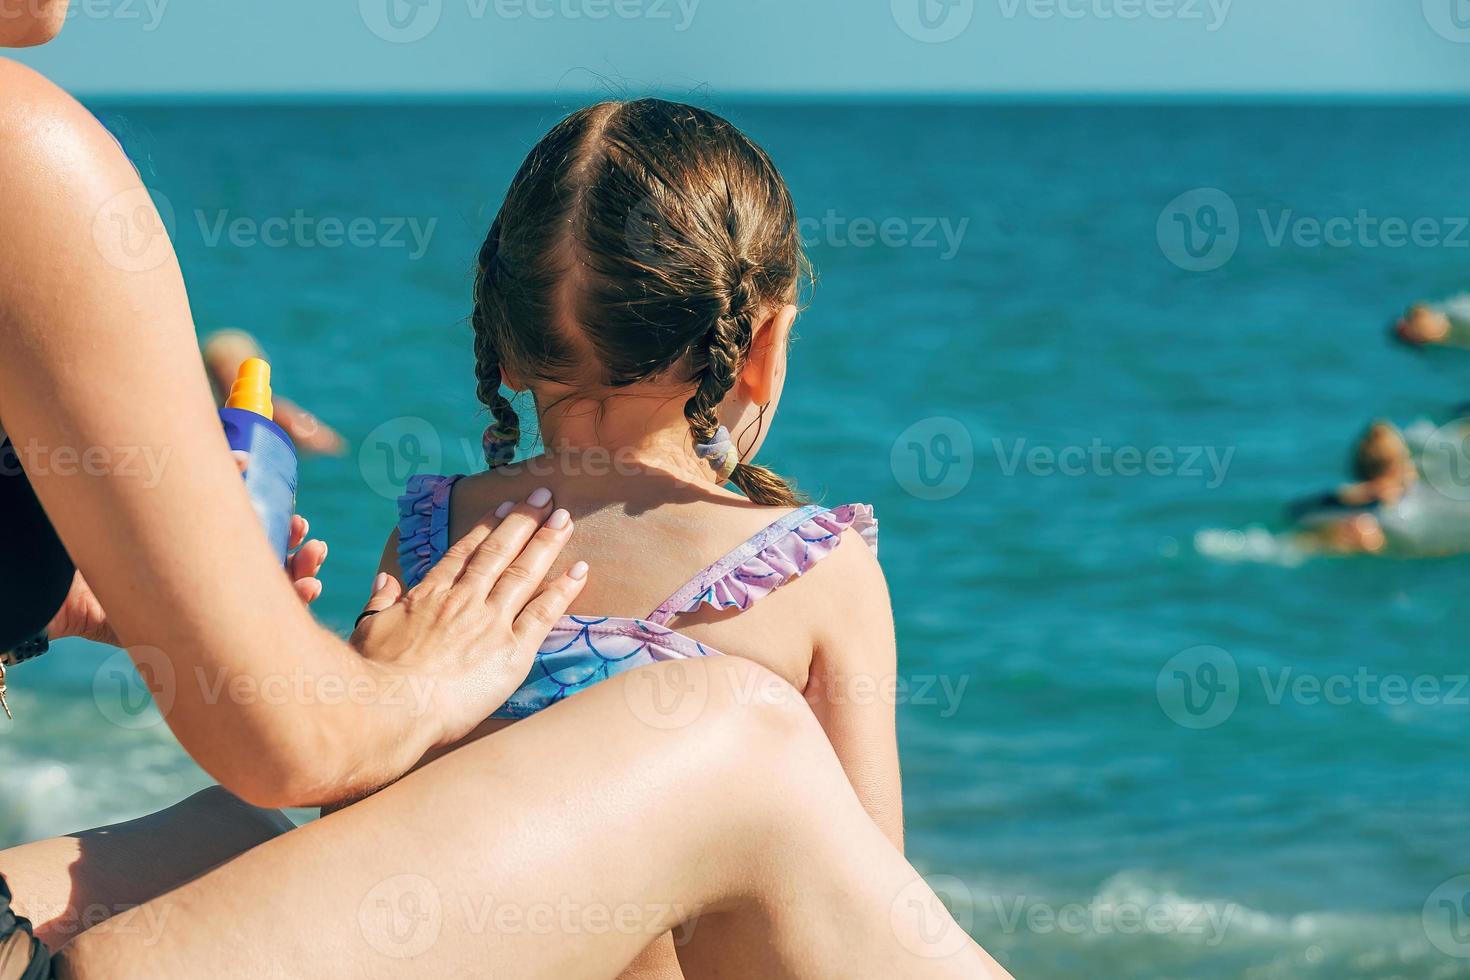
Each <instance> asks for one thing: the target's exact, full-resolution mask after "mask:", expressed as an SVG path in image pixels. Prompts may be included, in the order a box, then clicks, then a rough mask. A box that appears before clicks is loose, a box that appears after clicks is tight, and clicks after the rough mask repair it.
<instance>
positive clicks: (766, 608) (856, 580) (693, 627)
mask: <svg viewBox="0 0 1470 980" xmlns="http://www.w3.org/2000/svg"><path fill="white" fill-rule="evenodd" d="M563 459H565V457H563ZM542 464H544V465H542ZM555 468H556V457H551V456H547V457H541V458H539V459H538V460H535V461H532V463H531V464H529V465H518V466H516V467H513V468H501V469H496V470H491V471H490V472H488V473H481V474H479V475H477V476H473V477H468V478H466V479H464V480H462V481H459V483H458V484H457V485H456V486H455V488H454V491H453V493H452V495H451V498H450V500H451V507H450V524H449V538H450V540H456V539H458V538H459V537H461V536H462V535H463V534H464V533H465V532H467V531H468V530H469V529H470V528H471V527H472V526H473V525H474V524H475V522H476V521H478V520H480V519H481V517H482V516H483V515H484V514H485V513H486V512H488V511H493V510H495V509H496V508H497V507H498V506H499V505H500V504H501V503H502V502H504V501H506V500H523V499H525V498H526V496H528V495H529V494H530V493H531V492H532V491H534V490H535V489H537V488H538V487H546V488H548V489H550V490H551V491H552V494H553V497H554V499H555V500H556V503H557V506H558V507H561V508H565V509H566V510H567V511H568V512H569V513H570V514H571V517H572V520H573V521H574V522H575V523H576V534H575V535H573V537H572V541H571V543H570V544H569V545H568V546H567V549H566V551H565V552H564V553H563V555H562V558H561V562H562V563H563V567H565V566H570V565H571V564H572V563H575V562H577V561H585V562H587V564H588V565H589V566H590V567H592V568H593V569H595V574H593V575H592V576H591V577H590V578H589V580H588V582H587V585H586V587H585V589H584V590H583V592H582V594H581V596H579V597H578V599H577V601H576V603H575V604H574V605H573V607H572V610H571V612H572V614H573V615H575V616H578V617H602V616H615V617H624V618H630V619H631V618H637V619H644V620H647V619H649V618H650V617H651V616H652V615H653V614H654V612H655V611H656V610H658V609H659V607H660V606H661V605H662V604H663V603H664V601H665V600H667V599H669V598H670V597H672V596H674V595H675V593H677V592H679V590H680V589H682V588H684V587H685V586H686V585H688V584H690V583H691V582H693V581H694V580H695V579H696V578H697V577H698V576H699V575H700V573H702V572H704V571H705V570H706V569H710V568H711V566H715V565H717V564H718V563H719V562H721V560H722V559H726V558H727V557H730V556H732V554H733V553H735V552H737V551H739V550H741V549H742V546H745V545H746V544H747V542H751V541H752V539H754V538H756V537H757V536H759V535H761V534H762V532H765V531H766V530H767V529H768V528H771V527H772V526H773V525H777V524H779V523H780V522H781V521H782V519H783V518H785V517H787V515H791V514H794V513H796V511H797V510H798V508H794V507H779V508H778V507H763V506H760V505H758V504H753V503H751V502H750V501H748V500H746V499H744V498H742V497H740V496H738V495H736V494H732V493H728V492H725V491H722V490H719V489H717V488H715V487H712V486H709V485H708V484H705V485H703V486H699V485H695V484H692V483H689V482H687V481H685V480H681V479H679V478H677V477H675V476H672V475H667V474H656V473H652V472H649V473H647V474H646V475H640V476H632V477H611V478H596V477H584V476H562V475H552V474H550V473H548V472H547V471H548V470H553V469H555ZM538 474H540V475H538ZM803 523H806V522H803ZM866 527H867V524H866V522H865V521H860V522H859V526H858V527H856V528H852V529H850V530H847V531H845V532H843V534H842V539H843V540H842V542H841V543H844V544H847V547H846V548H845V549H844V548H835V547H822V546H821V545H820V544H817V545H816V549H815V550H816V551H817V552H819V554H815V553H812V552H813V548H812V545H813V544H814V543H813V542H801V543H803V544H807V545H808V548H807V551H808V554H807V555H806V556H805V557H806V560H805V562H804V563H803V564H804V565H805V568H804V569H803V570H810V571H812V572H814V573H815V572H817V571H818V565H819V564H821V565H822V566H824V567H822V568H821V570H820V573H819V574H812V575H810V576H808V577H807V578H806V580H805V581H798V579H799V578H800V577H801V574H800V572H798V571H797V566H794V565H788V566H786V567H784V568H782V569H781V570H779V571H778V570H775V569H771V568H763V569H761V571H760V572H758V573H757V574H758V575H760V576H763V577H764V576H769V578H767V580H766V581H764V582H759V583H758V584H757V588H758V589H759V593H758V594H757V593H756V592H753V591H751V590H749V589H746V590H741V595H740V596H739V597H738V601H741V602H742V605H744V607H745V608H743V609H741V608H739V607H734V608H730V609H716V608H713V607H712V606H711V605H710V604H709V603H708V602H706V603H704V604H703V606H702V608H700V609H699V610H698V611H696V612H683V613H680V614H678V615H676V616H674V617H673V618H672V619H671V620H670V621H668V623H667V624H666V625H668V626H670V627H671V628H673V629H675V630H677V631H678V632H679V633H681V634H683V635H685V636H687V637H689V638H690V639H693V640H695V641H697V642H699V643H701V644H702V645H704V646H705V647H707V648H708V649H711V650H716V651H719V652H720V653H724V654H731V655H736V656H742V657H746V658H748V659H750V660H754V661H756V662H757V663H760V664H761V665H762V666H765V667H767V668H769V669H770V670H771V671H772V672H774V673H775V674H777V675H779V676H780V677H783V678H785V679H786V680H787V681H788V682H790V683H791V685H792V686H793V687H795V688H796V689H797V690H799V691H800V690H805V689H806V686H807V683H808V676H809V673H810V667H811V663H812V657H813V651H814V650H815V649H817V648H818V647H819V645H825V646H831V645H832V644H833V643H834V642H841V640H842V637H843V636H844V634H846V633H848V632H850V630H851V629H852V625H853V621H854V617H853V610H852V609H851V608H848V607H849V606H850V605H851V603H852V601H853V600H855V599H857V598H859V597H861V596H862V595H863V593H864V592H866V591H869V590H870V589H871V588H872V586H873V585H874V584H875V580H876V583H877V584H879V585H881V573H880V572H879V571H878V568H877V565H876V563H875V562H874V561H873V559H872V557H871V555H870V554H869V550H870V549H869V548H868V547H867V545H866V544H865V542H864V541H863V539H862V536H861V533H862V530H863V529H864V528H866ZM781 531H784V528H783V529H780V530H778V531H777V532H776V533H775V534H773V535H771V538H772V540H770V541H767V542H765V547H764V548H763V549H756V554H754V555H751V556H750V557H751V558H753V559H754V560H755V561H756V562H761V561H762V559H761V557H760V551H762V550H764V551H765V552H766V553H767V555H770V554H771V553H773V550H774V549H783V550H785V551H789V550H790V545H791V544H792V543H795V542H798V541H800V529H799V528H793V529H791V530H790V531H789V532H787V533H785V534H783V533H781ZM814 536H815V535H811V534H810V532H808V537H814ZM838 543H839V542H836V541H834V542H832V545H837V544H838ZM745 550H747V551H748V550H749V549H745ZM839 552H842V553H839ZM739 564H748V562H740V563H739ZM765 564H766V565H769V564H770V563H769V562H765ZM729 573H731V574H727V575H725V576H723V577H724V578H725V579H726V580H727V581H732V580H733V581H738V580H739V577H740V576H739V575H738V567H737V568H730V569H729ZM553 574H556V570H554V571H553ZM767 588H769V589H770V591H769V592H767V591H766V589H767ZM844 593H846V595H844ZM727 601H728V599H727ZM876 625H877V626H878V627H879V628H880V629H881V628H887V629H890V630H891V626H885V624H884V622H883V620H882V618H879V619H878V621H877V624H876ZM823 641H825V644H824V643H823Z"/></svg>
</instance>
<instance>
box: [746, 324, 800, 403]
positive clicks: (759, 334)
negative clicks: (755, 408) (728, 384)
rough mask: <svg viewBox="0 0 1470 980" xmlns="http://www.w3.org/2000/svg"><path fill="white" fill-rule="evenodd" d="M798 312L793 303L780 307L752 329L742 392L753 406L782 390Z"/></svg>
mask: <svg viewBox="0 0 1470 980" xmlns="http://www.w3.org/2000/svg"><path fill="white" fill-rule="evenodd" d="M796 312H797V311H796V307H795V306H793V305H791V304H790V303H787V304H786V305H785V306H778V307H776V309H775V310H773V311H772V312H771V313H770V315H769V316H767V317H766V318H765V319H763V320H761V321H760V322H759V323H757V324H756V325H755V328H754V330H752V331H751V338H750V356H749V357H748V358H746V360H745V367H743V368H742V369H741V370H740V391H741V394H743V395H745V396H746V397H747V398H749V399H750V402H751V404H753V405H764V404H765V403H766V402H768V401H770V400H771V399H772V398H773V397H775V394H776V392H777V391H778V390H780V383H781V376H782V375H783V374H785V373H786V345H787V343H788V342H789V341H790V340H791V327H792V325H793V324H795V323H796Z"/></svg>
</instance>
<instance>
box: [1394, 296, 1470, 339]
mask: <svg viewBox="0 0 1470 980" xmlns="http://www.w3.org/2000/svg"><path fill="white" fill-rule="evenodd" d="M1393 335H1394V336H1395V337H1396V338H1397V339H1399V340H1400V341H1402V342H1404V343H1405V344H1408V345H1409V346H1410V347H1470V293H1461V294H1460V295H1459V296H1455V297H1453V298H1452V299H1448V300H1445V301H1444V302H1443V303H1415V304H1414V305H1413V306H1411V307H1409V309H1408V310H1407V311H1406V312H1405V313H1404V315H1403V316H1401V317H1399V319H1398V321H1397V322H1396V323H1394V325H1393Z"/></svg>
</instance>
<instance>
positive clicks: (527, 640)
mask: <svg viewBox="0 0 1470 980" xmlns="http://www.w3.org/2000/svg"><path fill="white" fill-rule="evenodd" d="M558 550H559V549H558ZM586 584H587V563H586V562H585V561H579V562H577V563H576V564H575V565H573V566H572V567H571V568H570V569H568V571H567V573H566V574H565V575H563V576H561V577H560V578H558V579H557V580H556V581H554V582H552V583H551V584H550V585H548V586H547V587H546V588H544V589H542V590H541V594H540V595H538V596H536V598H534V599H532V600H531V601H530V602H528V603H527V604H526V608H525V609H522V610H521V612H520V615H518V616H516V620H515V627H514V629H515V635H516V640H517V642H518V644H519V645H520V647H521V649H523V650H535V649H536V648H537V647H539V646H540V645H541V643H542V641H543V640H545V639H546V634H548V633H550V632H551V628H552V627H553V626H555V625H556V623H557V620H559V619H561V618H562V617H563V616H565V615H566V614H567V609H569V608H570V607H571V605H572V602H573V600H575V599H576V598H577V596H578V595H579V594H580V593H581V591H582V586H584V585H586Z"/></svg>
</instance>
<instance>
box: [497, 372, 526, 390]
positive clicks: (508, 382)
mask: <svg viewBox="0 0 1470 980" xmlns="http://www.w3.org/2000/svg"><path fill="white" fill-rule="evenodd" d="M500 383H501V384H502V385H504V386H505V387H507V388H509V389H510V390H511V391H525V390H526V386H525V385H523V384H521V379H520V378H518V377H516V376H515V375H513V374H511V373H510V372H509V371H507V370H506V369H505V368H504V367H503V366H502V367H501V369H500Z"/></svg>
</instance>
